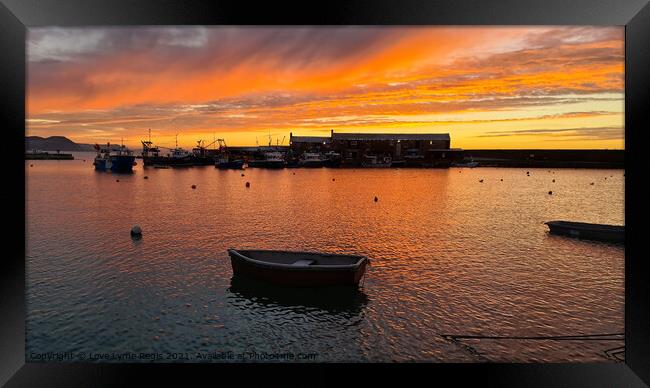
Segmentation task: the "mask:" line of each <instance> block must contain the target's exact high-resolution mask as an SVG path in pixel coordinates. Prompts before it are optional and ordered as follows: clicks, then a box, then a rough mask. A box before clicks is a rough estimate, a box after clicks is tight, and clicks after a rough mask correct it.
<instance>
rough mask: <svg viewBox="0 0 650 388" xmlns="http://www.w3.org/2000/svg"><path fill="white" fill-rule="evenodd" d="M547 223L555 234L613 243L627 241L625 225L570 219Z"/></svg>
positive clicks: (550, 230)
mask: <svg viewBox="0 0 650 388" xmlns="http://www.w3.org/2000/svg"><path fill="white" fill-rule="evenodd" d="M546 225H547V226H548V228H549V232H550V233H551V234H555V235H561V236H567V237H573V238H579V239H586V240H595V241H604V242H612V243H624V242H625V227H624V226H618V225H602V224H588V223H582V222H568V221H549V222H547V223H546Z"/></svg>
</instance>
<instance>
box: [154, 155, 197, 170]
mask: <svg viewBox="0 0 650 388" xmlns="http://www.w3.org/2000/svg"><path fill="white" fill-rule="evenodd" d="M142 163H143V164H144V165H145V166H154V165H157V166H174V167H190V166H193V165H194V161H193V160H192V158H191V157H189V156H188V157H184V158H171V157H167V156H143V158H142Z"/></svg>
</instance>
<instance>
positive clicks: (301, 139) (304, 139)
mask: <svg viewBox="0 0 650 388" xmlns="http://www.w3.org/2000/svg"><path fill="white" fill-rule="evenodd" d="M331 140H332V139H331V138H330V137H329V136H327V137H325V136H293V135H291V142H292V143H321V144H322V143H329V142H330V141H331Z"/></svg>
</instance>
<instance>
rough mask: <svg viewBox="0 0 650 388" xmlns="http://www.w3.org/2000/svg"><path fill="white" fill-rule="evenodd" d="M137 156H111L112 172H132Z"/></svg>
mask: <svg viewBox="0 0 650 388" xmlns="http://www.w3.org/2000/svg"><path fill="white" fill-rule="evenodd" d="M134 162H135V156H133V155H118V156H111V171H113V172H132V171H133V163H134Z"/></svg>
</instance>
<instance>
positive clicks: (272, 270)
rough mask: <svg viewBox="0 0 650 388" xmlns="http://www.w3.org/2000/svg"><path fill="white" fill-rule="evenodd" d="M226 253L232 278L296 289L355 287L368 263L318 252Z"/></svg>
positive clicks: (248, 251) (270, 251) (268, 251)
mask: <svg viewBox="0 0 650 388" xmlns="http://www.w3.org/2000/svg"><path fill="white" fill-rule="evenodd" d="M228 254H229V255H230V262H231V265H232V270H233V274H234V275H235V276H245V277H250V278H254V279H257V280H263V281H266V282H270V283H275V284H280V285H286V286H297V287H318V286H336V285H350V286H357V285H358V284H359V281H360V280H361V279H362V278H363V275H364V273H365V270H366V266H367V265H368V263H369V260H368V258H367V257H365V256H357V255H340V254H329V253H317V252H293V251H273V250H236V249H228Z"/></svg>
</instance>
